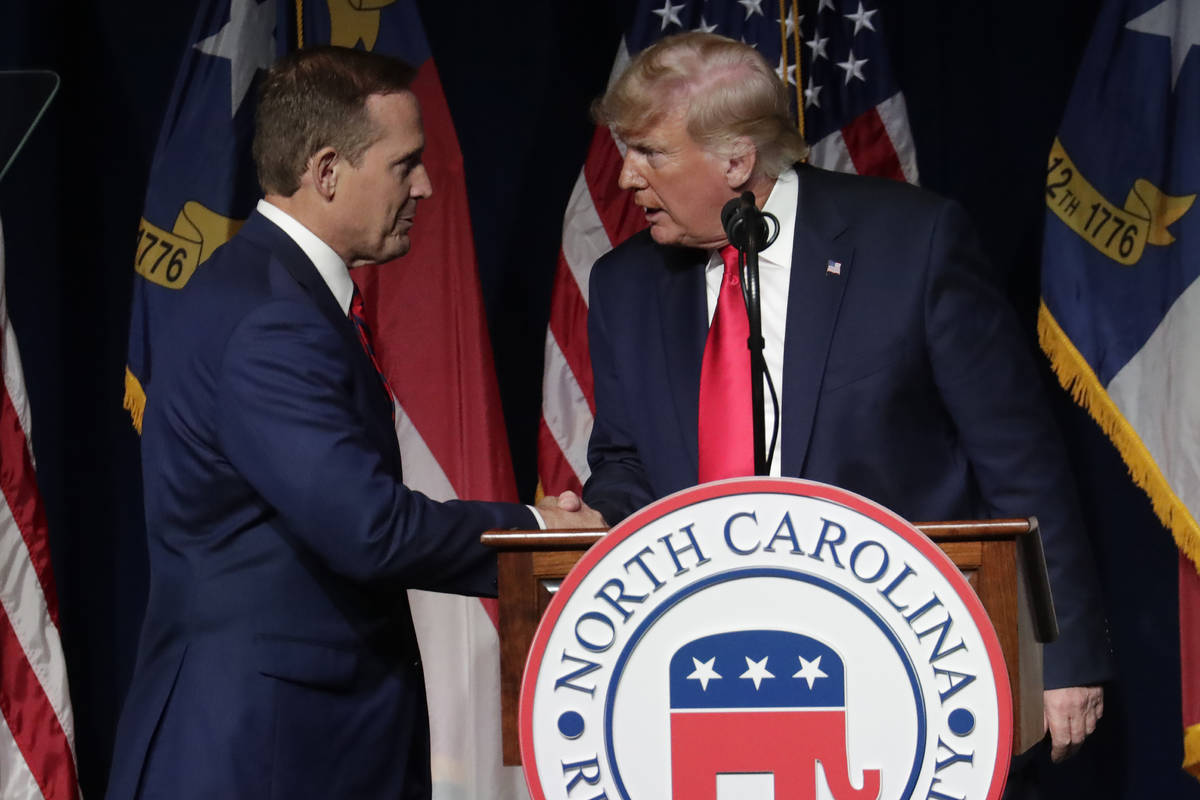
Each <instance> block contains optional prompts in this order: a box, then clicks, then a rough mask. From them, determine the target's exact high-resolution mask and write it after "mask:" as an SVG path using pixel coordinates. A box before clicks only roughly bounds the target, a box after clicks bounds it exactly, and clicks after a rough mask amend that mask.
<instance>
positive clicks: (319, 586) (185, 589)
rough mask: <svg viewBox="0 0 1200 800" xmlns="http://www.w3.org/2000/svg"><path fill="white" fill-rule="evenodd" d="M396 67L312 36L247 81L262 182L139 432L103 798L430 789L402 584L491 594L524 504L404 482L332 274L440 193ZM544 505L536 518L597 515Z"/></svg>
mask: <svg viewBox="0 0 1200 800" xmlns="http://www.w3.org/2000/svg"><path fill="white" fill-rule="evenodd" d="M414 75H415V72H414V70H413V69H412V68H411V67H409V66H408V65H405V64H402V63H400V62H397V61H393V60H391V59H387V58H384V57H382V56H378V55H373V54H369V53H363V52H356V51H351V50H344V49H340V48H317V49H313V50H308V51H301V52H298V53H295V54H293V55H291V56H289V57H287V58H285V59H284V60H282V61H281V62H280V63H278V64H277V65H275V66H274V67H273V68H272V69H271V71H270V73H269V74H268V76H267V78H266V80H265V82H264V84H263V89H262V96H261V101H260V105H259V109H258V117H257V125H256V131H255V142H254V156H255V163H256V166H257V169H258V173H259V181H260V183H261V184H262V186H263V189H264V191H265V193H266V196H265V199H264V200H263V201H261V202H260V203H259V205H258V209H257V211H256V212H255V213H254V214H253V215H252V216H251V217H250V219H249V220H248V221H247V222H246V224H245V226H244V227H243V228H242V229H241V230H240V231H239V232H238V234H237V235H236V236H235V237H234V238H233V239H232V240H231V241H230V242H229V243H228V244H227V245H226V246H224V247H223V248H221V249H220V250H219V251H217V252H216V253H215V254H214V255H213V257H212V259H211V260H210V261H209V262H208V263H207V264H206V265H205V266H204V268H203V269H202V270H201V271H200V272H199V273H198V274H197V275H196V277H195V279H194V280H193V281H192V283H191V285H189V287H188V289H187V294H186V297H185V298H184V299H183V302H182V304H181V308H180V310H179V313H178V314H177V316H176V318H175V319H174V320H173V330H171V331H169V332H168V333H169V336H168V337H167V340H169V341H170V343H171V344H170V346H169V347H164V348H161V350H160V351H159V353H158V359H159V361H158V363H157V364H156V373H155V386H154V392H153V394H152V395H151V396H150V401H149V405H148V407H147V410H146V415H145V426H144V435H143V439H142V447H143V470H144V481H145V497H146V522H147V528H148V532H149V551H150V582H151V586H150V598H149V605H148V608H147V611H146V619H145V623H144V627H143V631H142V639H141V645H140V649H139V653H138V660H137V666H136V670H135V674H134V679H133V685H132V687H131V689H130V693H129V696H128V698H127V700H126V703H125V707H124V710H123V713H122V717H121V722H120V726H119V730H118V734H117V746H116V753H115V756H114V762H113V768H112V775H111V779H110V784H109V797H111V798H130V797H145V798H160V797H161V798H222V800H228V798H289V799H291V798H322V800H324V799H325V798H350V797H353V798H413V799H414V800H427V798H429V796H430V780H429V740H428V738H429V734H428V719H427V715H426V707H425V693H424V684H423V677H422V672H421V662H420V656H419V653H418V651H417V641H416V637H415V635H414V631H413V625H412V620H411V618H410V615H409V610H408V603H407V599H406V595H405V590H406V589H409V588H422V589H436V590H440V591H449V592H459V593H465V594H476V595H488V594H494V593H495V590H496V569H495V558H494V555H492V554H491V553H489V552H488V551H487V550H486V549H485V548H483V547H482V546H481V545H480V543H479V535H480V533H482V532H483V531H485V530H487V529H490V528H530V527H536V526H537V521H536V520H535V514H534V513H533V512H531V511H530V510H529V509H528V508H526V507H524V506H519V505H511V504H506V503H483V502H448V503H437V502H433V501H431V500H429V499H428V498H426V497H424V496H423V495H421V494H419V493H417V492H413V491H410V490H409V489H407V488H406V487H405V486H404V484H403V483H402V474H401V464H400V452H399V449H398V447H397V443H396V436H395V432H394V429H393V417H392V402H393V401H392V397H391V393H390V389H389V388H388V387H387V385H386V383H385V382H384V380H383V378H382V376H381V374H380V373H379V372H378V371H377V369H376V367H375V365H374V363H373V356H372V355H371V353H370V347H369V338H368V334H367V332H366V331H365V328H360V327H359V326H358V325H357V324H356V321H355V320H354V319H352V318H354V317H360V316H361V300H359V299H358V295H357V290H356V289H355V288H354V284H353V283H352V281H351V279H350V274H349V271H348V268H352V267H355V266H358V265H360V264H368V263H379V262H384V261H388V260H391V259H393V258H396V257H397V256H401V255H403V254H404V253H406V252H407V251H408V248H409V231H410V228H411V227H412V225H413V220H414V215H415V213H416V207H417V203H418V201H419V200H420V199H422V198H424V197H428V196H429V195H430V194H431V192H432V190H433V187H432V186H431V185H430V181H429V176H428V175H427V174H426V171H425V168H424V167H423V166H422V163H421V152H422V148H423V145H424V137H423V134H422V130H421V124H420V112H419V109H418V106H417V100H416V97H415V96H414V95H413V94H412V92H411V91H409V88H408V87H409V85H410V83H411V81H412V79H413V77H414ZM412 377H413V379H414V380H420V379H421V378H420V376H412ZM563 499H564V501H565V502H564V504H563V505H564V506H567V505H571V506H572V507H573V508H578V505H577V499H576V498H573V497H569V498H563ZM553 505H554V504H553V503H551V504H549V505H548V506H547V507H544V508H543V509H541V511H542V515H543V516H544V518H545V522H546V523H547V524H549V525H552V526H554V527H580V526H585V527H586V526H588V525H591V524H595V523H596V522H598V517H595V515H594V513H593V514H587V513H586V512H584V513H579V514H575V515H572V514H568V513H566V512H565V511H564V510H562V509H560V508H556V507H551V506H553Z"/></svg>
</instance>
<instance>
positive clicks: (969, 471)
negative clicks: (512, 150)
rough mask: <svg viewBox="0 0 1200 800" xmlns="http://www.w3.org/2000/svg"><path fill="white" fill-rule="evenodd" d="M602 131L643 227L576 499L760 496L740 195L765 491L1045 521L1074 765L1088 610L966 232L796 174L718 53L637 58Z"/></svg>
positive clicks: (601, 110)
mask: <svg viewBox="0 0 1200 800" xmlns="http://www.w3.org/2000/svg"><path fill="white" fill-rule="evenodd" d="M594 113H595V115H596V117H597V119H598V121H599V122H601V123H602V124H606V125H609V126H610V127H611V128H612V129H613V131H614V132H615V133H616V135H617V136H618V137H619V138H620V139H621V140H622V142H623V143H624V145H625V148H626V149H625V156H624V163H623V165H622V169H621V173H620V178H619V184H620V186H621V188H623V189H625V190H627V191H630V192H632V193H633V200H634V202H635V203H636V204H637V205H638V206H639V207H641V208H642V209H643V212H644V214H645V218H646V222H647V224H648V226H649V228H648V230H646V231H643V232H641V233H639V234H637V235H636V236H633V237H632V238H630V239H629V240H628V241H626V242H625V243H624V244H622V245H620V246H619V247H617V248H616V249H615V250H613V251H612V252H610V253H608V254H607V255H605V256H604V257H603V258H601V259H600V260H599V261H598V262H597V263H596V265H595V267H594V268H593V270H592V275H591V284H590V294H589V304H590V307H589V312H588V335H589V340H590V348H591V357H592V369H593V373H594V379H595V398H596V415H595V426H594V429H593V431H592V437H591V441H590V443H589V448H588V462H589V464H590V466H591V469H592V473H591V477H590V479H589V480H588V482H587V485H586V486H585V487H584V499H585V500H586V501H587V502H588V503H589V504H590V505H592V506H593V507H595V508H596V509H597V510H599V511H600V512H601V513H602V514H603V515H604V517H605V519H606V520H607V521H608V522H609V523H610V524H613V523H616V522H618V521H619V520H621V519H623V518H624V517H625V516H627V515H628V514H630V513H631V512H633V511H635V510H636V509H638V508H640V507H641V506H643V505H645V504H647V503H649V502H650V501H652V500H654V499H656V498H659V497H662V496H664V495H667V494H670V493H671V492H674V491H677V490H679V489H683V488H685V487H688V486H691V485H694V484H696V483H700V482H705V481H708V480H715V479H719V478H725V477H732V476H738V475H750V474H753V469H754V462H753V452H752V436H751V431H752V429H751V419H750V418H751V416H752V415H751V411H750V408H751V406H750V381H749V377H748V362H749V358H748V356H747V355H746V347H745V342H746V333H747V330H748V328H747V327H746V318H745V315H746V312H745V308H744V306H743V305H742V303H741V297H740V295H741V291H740V286H739V284H738V276H737V273H736V263H732V262H735V259H736V256H735V255H733V256H731V254H730V248H728V247H727V245H728V241H727V238H726V234H725V231H724V229H723V228H722V224H721V209H722V207H723V206H724V205H725V203H726V202H728V201H729V200H730V199H732V198H735V197H738V196H739V195H741V194H742V193H744V192H751V193H753V196H754V201H755V204H756V206H757V207H758V208H760V209H762V210H763V211H766V212H769V213H770V214H771V215H773V216H774V217H776V218H777V219H778V220H779V222H780V228H779V232H778V236H777V238H775V240H774V242H773V243H772V244H771V245H770V246H769V247H767V248H765V249H764V250H763V251H762V253H761V255H760V259H759V263H760V268H761V294H762V330H763V337H764V339H765V342H766V346H765V350H764V358H765V362H766V365H767V370H768V373H769V375H770V376H771V378H772V383H773V387H774V391H775V393H776V394H777V395H778V401H779V403H778V410H776V409H775V408H774V407H773V404H772V403H771V402H769V401H768V402H767V403H765V405H766V408H765V409H764V415H765V418H766V419H765V425H766V430H767V432H768V433H767V437H766V438H767V441H768V442H771V441H772V440H773V439H774V440H775V446H774V447H773V452H771V454H770V456H769V467H770V474H771V475H784V476H791V477H800V478H809V479H812V480H817V481H822V482H825V483H830V484H834V485H837V486H841V487H844V488H846V489H850V490H852V491H854V492H857V493H859V494H862V495H865V496H866V497H869V498H871V499H872V500H875V501H877V502H879V503H881V504H883V505H885V506H887V507H888V508H891V509H893V510H894V511H896V512H897V513H899V514H901V515H902V516H904V517H906V518H907V519H910V520H944V519H975V518H988V517H1022V516H1029V515H1037V517H1038V519H1039V520H1040V522H1041V530H1042V535H1043V537H1044V543H1045V550H1046V556H1047V562H1048V566H1049V571H1050V579H1051V584H1052V588H1053V590H1054V599H1055V603H1056V610H1057V613H1058V622H1059V627H1060V630H1061V635H1060V637H1059V639H1058V641H1056V642H1054V643H1053V644H1050V645H1047V646H1046V648H1045V687H1046V689H1047V691H1046V694H1045V709H1046V713H1045V716H1046V723H1047V726H1048V728H1049V732H1050V734H1051V738H1052V748H1051V754H1052V757H1053V758H1054V759H1055V760H1058V759H1061V758H1064V757H1066V756H1067V755H1069V754H1070V753H1071V752H1073V751H1074V750H1076V749H1077V748H1078V747H1079V746H1080V745H1081V743H1082V742H1083V740H1084V738H1085V737H1086V736H1087V735H1088V734H1090V733H1091V732H1092V731H1093V730H1094V728H1095V725H1096V722H1097V720H1098V719H1099V717H1100V715H1101V713H1102V711H1103V691H1102V689H1101V687H1100V683H1101V682H1102V681H1104V680H1106V679H1107V678H1108V677H1109V675H1110V658H1109V654H1108V648H1107V640H1106V636H1105V633H1104V621H1103V617H1102V614H1101V613H1100V612H1099V610H1098V609H1099V608H1100V604H1099V600H1098V597H1099V590H1098V587H1097V582H1096V578H1095V575H1094V571H1093V568H1092V566H1091V563H1092V562H1091V553H1090V550H1089V546H1088V543H1087V541H1086V539H1085V536H1084V533H1083V523H1082V520H1081V517H1080V512H1079V508H1078V505H1077V500H1076V498H1075V488H1074V485H1073V479H1072V476H1071V474H1070V471H1069V468H1068V465H1067V459H1066V455H1065V451H1064V447H1063V444H1062V442H1061V439H1060V436H1059V434H1058V431H1057V430H1056V427H1055V424H1054V421H1053V419H1052V418H1051V415H1050V413H1049V410H1048V408H1047V406H1046V403H1045V399H1044V398H1043V396H1042V394H1041V390H1040V380H1039V376H1038V374H1037V370H1036V368H1035V365H1034V362H1033V359H1032V357H1031V354H1030V352H1029V348H1028V346H1027V344H1026V341H1025V339H1024V338H1023V336H1022V333H1021V330H1020V328H1019V326H1018V323H1017V320H1016V317H1015V315H1014V313H1013V312H1012V310H1011V308H1010V307H1009V306H1008V304H1007V302H1006V300H1005V299H1004V297H1003V296H1002V294H1001V292H1000V290H999V289H998V288H997V287H996V286H995V285H993V283H992V282H991V281H990V279H989V275H990V271H989V270H988V268H987V266H986V263H985V258H984V256H983V254H982V252H981V251H980V247H979V245H978V243H977V241H976V239H975V237H974V234H973V233H972V230H971V227H970V224H969V223H968V221H967V219H966V217H965V215H964V214H963V212H962V211H961V210H960V209H959V208H958V207H957V206H956V205H955V204H953V203H951V202H948V201H946V200H943V199H942V198H939V197H937V196H935V195H933V194H931V193H929V192H926V191H922V190H920V189H917V188H915V187H912V186H908V185H906V184H902V183H897V182H892V181H884V180H879V179H874V178H866V177H860V176H856V175H845V174H841V173H834V172H827V171H824V170H821V169H817V168H814V167H811V166H807V165H805V164H802V163H799V162H800V161H801V160H802V159H803V158H804V156H805V154H806V152H807V147H806V146H805V144H804V141H803V139H802V138H801V137H800V135H799V134H798V133H797V132H796V130H795V127H794V126H793V125H792V123H791V121H790V117H789V112H788V99H787V94H786V91H785V89H784V87H783V85H782V84H781V83H780V81H779V79H778V78H777V76H776V75H775V73H774V71H773V70H772V69H771V68H770V67H769V66H768V65H767V64H766V63H765V62H764V61H763V59H762V57H761V56H760V55H759V54H758V52H757V51H756V50H754V49H753V48H751V47H749V46H747V45H744V44H741V43H738V42H734V41H731V40H729V39H725V38H723V37H720V36H716V35H713V34H703V33H688V34H682V35H679V36H674V37H669V38H666V39H663V40H661V41H660V42H659V43H657V44H656V45H654V46H652V47H650V48H648V49H646V50H644V51H642V52H641V53H640V54H638V55H637V56H636V57H635V58H634V59H633V61H632V63H631V64H630V65H629V67H628V69H627V70H626V71H625V73H624V74H623V75H621V76H620V77H619V78H618V79H617V81H616V82H615V83H614V84H613V85H612V86H611V87H610V89H609V91H608V93H607V94H605V95H604V97H603V98H601V99H600V100H599V101H598V102H597V103H596V105H595V108H594ZM739 309H740V310H739ZM731 340H732V341H733V342H734V346H733V347H732V349H730V348H729V347H726V346H725V344H724V343H727V342H729V341H731ZM739 357H740V358H741V359H742V362H741V363H740V364H739V363H737V361H736V360H737V358H739ZM731 359H733V361H732V362H731ZM731 364H732V366H731ZM770 392H771V388H770V385H768V388H767V389H765V390H764V394H765V396H766V397H770V396H771V395H770ZM776 430H777V436H773V435H772V433H771V432H772V431H776Z"/></svg>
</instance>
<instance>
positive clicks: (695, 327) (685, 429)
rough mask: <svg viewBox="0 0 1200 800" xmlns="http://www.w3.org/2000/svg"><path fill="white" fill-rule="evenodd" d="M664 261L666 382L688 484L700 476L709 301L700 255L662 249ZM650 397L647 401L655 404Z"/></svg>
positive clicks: (661, 286)
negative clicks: (702, 378) (702, 368)
mask: <svg viewBox="0 0 1200 800" xmlns="http://www.w3.org/2000/svg"><path fill="white" fill-rule="evenodd" d="M661 252H662V253H663V257H664V259H665V260H666V262H667V269H666V270H664V271H663V273H662V277H661V278H660V280H659V287H658V291H659V301H660V307H661V309H662V314H661V317H660V319H661V320H662V335H663V343H664V345H665V346H664V349H663V351H664V353H666V361H667V381H668V386H669V389H670V393H671V399H672V400H673V401H674V404H675V419H676V421H677V422H678V423H679V434H680V438H681V440H682V441H683V443H684V455H685V456H686V457H687V459H688V461H687V465H688V469H690V473H689V474H690V482H691V483H695V481H696V476H697V475H698V474H699V471H700V466H699V463H700V462H699V455H698V450H699V446H698V444H697V441H696V437H697V430H698V428H699V424H700V423H699V409H698V404H699V402H700V364H701V362H702V361H703V359H704V341H705V338H706V337H707V335H708V301H707V299H706V298H705V286H704V264H705V263H706V257H705V254H704V252H703V251H700V250H691V249H685V248H679V247H668V248H661ZM653 399H654V398H646V400H647V402H653Z"/></svg>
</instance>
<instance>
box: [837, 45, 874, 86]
mask: <svg viewBox="0 0 1200 800" xmlns="http://www.w3.org/2000/svg"><path fill="white" fill-rule="evenodd" d="M870 60H871V59H869V58H864V59H863V60H861V61H859V60H858V59H857V58H855V57H854V51H853V50H851V51H850V60H848V61H839V62H837V65H838V66H839V67H841V68H842V69H843V70H845V72H846V83H847V84H849V83H850V80H851V79H852V78H858V79H859V80H860V81H865V80H866V78H864V77H863V73H862V68H863V67H864V66H866V64H867V62H868V61H870Z"/></svg>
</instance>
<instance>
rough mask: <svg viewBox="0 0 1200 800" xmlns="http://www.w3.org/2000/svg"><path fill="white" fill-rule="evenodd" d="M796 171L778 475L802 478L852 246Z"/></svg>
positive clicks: (831, 206) (827, 204)
mask: <svg viewBox="0 0 1200 800" xmlns="http://www.w3.org/2000/svg"><path fill="white" fill-rule="evenodd" d="M796 171H797V173H798V174H799V175H800V197H799V203H798V205H797V209H796V233H795V239H794V241H793V245H792V274H791V277H790V281H789V288H788V306H787V309H788V310H787V316H788V319H787V333H786V337H787V344H786V346H785V347H784V352H783V375H784V377H783V403H784V405H783V409H782V417H783V425H782V430H781V438H782V442H783V445H782V447H783V465H782V470H783V474H784V475H790V476H795V477H798V476H802V475H803V474H804V466H805V460H806V458H807V455H808V445H809V442H810V441H811V439H812V429H813V420H814V418H815V417H816V413H817V401H818V399H819V397H820V394H821V383H822V381H823V379H824V377H825V363H826V361H827V359H828V356H829V346H830V343H831V342H832V341H833V331H834V327H835V325H836V323H837V318H838V313H839V312H840V311H841V307H842V297H843V295H844V294H845V291H846V285H847V284H848V283H849V282H850V280H851V279H852V276H853V262H854V242H853V240H852V236H851V234H850V233H849V232H848V226H847V224H846V223H845V221H844V220H843V218H842V216H841V214H840V213H838V209H837V207H836V199H835V198H831V197H830V196H829V195H828V194H827V193H824V192H822V191H821V190H820V189H818V188H817V187H814V186H813V185H812V184H813V181H812V180H811V178H812V174H811V172H810V170H809V169H808V168H806V167H803V166H801V167H799V168H797V170H796ZM830 262H835V263H837V264H839V265H840V266H838V267H837V268H836V269H837V270H840V274H834V273H833V272H830Z"/></svg>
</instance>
